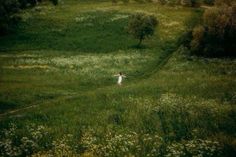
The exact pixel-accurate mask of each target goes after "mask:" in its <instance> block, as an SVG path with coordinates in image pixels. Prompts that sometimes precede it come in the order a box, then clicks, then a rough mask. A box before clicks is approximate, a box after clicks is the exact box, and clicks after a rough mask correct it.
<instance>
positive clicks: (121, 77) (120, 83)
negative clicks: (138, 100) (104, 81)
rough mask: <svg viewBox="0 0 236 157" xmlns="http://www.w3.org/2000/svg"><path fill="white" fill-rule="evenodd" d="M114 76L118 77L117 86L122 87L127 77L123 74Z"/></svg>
mask: <svg viewBox="0 0 236 157" xmlns="http://www.w3.org/2000/svg"><path fill="white" fill-rule="evenodd" d="M114 76H116V77H118V80H117V84H118V85H122V80H123V78H125V77H126V76H125V75H123V74H122V72H119V74H117V75H114Z"/></svg>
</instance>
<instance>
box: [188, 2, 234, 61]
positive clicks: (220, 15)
mask: <svg viewBox="0 0 236 157" xmlns="http://www.w3.org/2000/svg"><path fill="white" fill-rule="evenodd" d="M217 2H218V3H219V2H221V3H222V1H217ZM228 4H230V3H222V5H220V6H217V7H212V8H210V9H207V10H206V11H205V12H204V14H203V16H202V18H203V21H202V24H200V26H199V25H198V26H195V28H193V29H192V35H191V42H190V43H189V46H187V47H190V50H191V53H192V54H194V55H200V56H206V57H226V56H228V57H229V56H231V57H235V56H236V52H235V51H236V46H235V44H234V42H235V41H236V24H235V23H236V17H235V15H236V5H235V4H233V3H232V4H230V5H228ZM189 37H190V36H189ZM185 44H186V43H185Z"/></svg>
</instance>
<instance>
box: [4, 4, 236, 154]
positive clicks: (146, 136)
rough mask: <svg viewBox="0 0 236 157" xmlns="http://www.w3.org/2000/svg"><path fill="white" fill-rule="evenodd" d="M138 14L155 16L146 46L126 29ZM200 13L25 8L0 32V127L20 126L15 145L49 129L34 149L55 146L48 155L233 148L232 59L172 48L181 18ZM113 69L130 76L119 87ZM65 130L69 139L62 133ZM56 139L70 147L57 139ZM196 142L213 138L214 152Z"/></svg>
mask: <svg viewBox="0 0 236 157" xmlns="http://www.w3.org/2000/svg"><path fill="white" fill-rule="evenodd" d="M136 11H143V12H147V13H152V14H154V15H156V16H157V18H158V20H159V21H160V25H159V27H158V28H157V30H156V34H155V35H154V37H152V38H150V39H148V40H146V41H144V47H143V48H142V49H137V48H135V45H136V44H137V43H138V41H136V40H135V39H133V38H132V37H130V36H129V35H128V34H127V33H126V32H125V26H126V24H127V22H128V17H129V15H131V14H132V13H133V12H136ZM198 14H199V11H196V10H194V9H188V8H182V7H169V6H159V5H157V4H153V3H143V4H139V3H130V4H125V5H124V4H118V5H112V4H111V3H110V2H83V3H81V2H77V1H72V0H71V1H66V2H65V3H64V4H62V5H59V6H58V7H53V6H50V5H49V4H47V3H45V4H43V5H41V6H39V7H37V8H36V9H31V10H26V11H24V12H23V13H22V16H23V22H21V23H20V24H19V26H18V29H17V30H16V32H15V33H14V34H11V35H8V36H5V37H1V38H0V43H1V44H0V114H1V117H0V118H1V119H0V123H1V129H5V128H9V124H10V123H14V124H16V125H17V127H18V129H17V130H16V131H15V134H16V136H14V138H13V139H15V141H14V142H16V143H15V145H16V146H19V145H20V142H19V140H20V139H21V137H25V136H26V137H29V139H31V138H32V137H31V136H32V135H31V134H32V133H33V134H34V133H35V131H34V129H36V128H37V126H40V125H43V126H45V127H46V130H47V131H43V133H42V134H43V135H44V133H45V132H49V135H45V136H46V139H42V141H37V142H38V143H40V144H39V145H40V146H39V148H38V147H36V148H35V147H30V149H32V151H33V153H37V152H38V151H40V152H41V153H42V154H47V153H49V152H44V151H48V149H51V150H54V149H55V150H54V151H55V152H54V156H60V155H58V154H57V153H58V152H57V151H58V149H59V150H60V149H62V150H64V151H65V153H66V155H67V156H73V155H72V154H73V153H75V152H76V153H77V154H80V155H82V154H83V155H84V156H86V155H88V156H89V155H90V156H94V155H98V156H105V155H106V153H108V152H109V153H110V154H109V153H108V156H125V155H127V154H129V155H131V154H133V155H135V156H147V154H151V155H153V156H157V155H158V152H159V156H165V155H167V154H171V153H172V152H171V151H170V150H169V148H171V150H175V151H180V147H178V146H179V145H185V144H188V143H191V142H192V141H194V142H197V144H196V145H197V146H196V148H195V149H200V150H201V151H202V154H203V155H205V156H217V155H219V154H220V152H223V154H225V156H230V155H231V154H234V152H235V149H234V147H235V144H234V143H235V131H236V125H235V124H236V123H235V121H236V119H235V117H236V116H235V113H236V108H235V103H236V100H235V93H236V91H235V89H236V83H235V81H234V80H235V77H236V75H235V70H234V67H235V64H236V63H235V60H234V59H232V60H229V59H203V58H196V57H189V56H188V55H186V53H187V52H186V51H187V50H185V49H184V48H182V47H180V48H178V46H179V45H177V40H178V38H179V36H180V35H181V33H183V32H184V30H185V29H186V27H185V21H187V20H188V19H189V18H190V16H192V15H198ZM119 71H122V72H124V73H125V74H126V75H127V78H126V79H125V80H124V84H123V85H122V86H121V87H119V86H117V85H116V78H115V77H113V75H114V74H115V73H118V72H119ZM32 105H33V107H32V108H26V107H29V106H32ZM18 109H19V110H18ZM10 111H13V113H10ZM14 111H15V112H14ZM32 124H35V125H36V126H33V128H34V129H33V131H29V129H27V128H26V126H29V125H32ZM39 132H40V131H39ZM67 134H72V136H73V139H72V140H71V142H72V143H73V144H71V143H70V144H68V143H67V142H65V141H64V140H62V139H61V138H62V137H63V136H64V135H67ZM0 137H1V140H2V141H4V139H7V138H10V139H12V137H11V136H10V137H8V136H7V137H5V135H4V134H3V133H1V136H0ZM118 137H119V138H118ZM159 137H160V138H159ZM56 139H57V140H59V141H60V139H61V142H62V143H63V142H64V144H68V145H69V147H70V149H69V150H68V149H67V148H58V147H56V146H57V145H55V144H54V145H53V144H52V141H53V140H56ZM160 139H161V140H160ZM199 139H201V140H206V141H207V140H210V141H216V143H219V145H217V147H215V145H214V144H213V145H214V147H213V146H212V143H211V142H210V143H209V142H208V144H206V145H204V146H203V148H207V147H208V146H209V147H210V148H211V150H213V155H212V154H210V152H211V151H210V150H207V149H206V150H205V149H203V148H202V147H201V146H202V145H203V144H204V142H205V141H203V142H202V143H201V142H199ZM34 140H35V139H34ZM91 141H92V142H91ZM125 141H128V142H131V143H132V142H133V143H134V144H133V145H134V146H135V147H133V145H129V144H127V143H123V142H125ZM57 142H58V141H57ZM57 142H56V143H57ZM88 142H89V143H90V144H87V143H88ZM198 142H199V143H198ZM59 143H60V142H59ZM173 144H176V145H173ZM13 145H14V144H13ZM108 146H111V148H110V147H108ZM19 147H20V146H19ZM45 147H46V148H45ZM114 147H116V148H114ZM137 147H139V148H137ZM200 147H201V148H200ZM98 148H99V149H98ZM126 148H127V149H128V151H123V149H125V150H126ZM154 148H155V149H156V150H159V151H158V152H155V151H154ZM186 148H188V145H186ZM74 149H75V150H74ZM195 149H194V150H193V151H189V153H190V154H191V153H192V155H194V151H195ZM105 152H106V153H105ZM31 153H32V152H31ZM71 153H72V154H71ZM29 154H30V153H29ZM91 154H93V155H91ZM195 155H196V154H195ZM172 156H173V154H172Z"/></svg>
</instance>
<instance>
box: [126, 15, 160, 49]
mask: <svg viewBox="0 0 236 157" xmlns="http://www.w3.org/2000/svg"><path fill="white" fill-rule="evenodd" d="M157 25H158V20H157V19H156V17H155V16H153V15H146V14H144V13H136V14H134V15H133V16H131V18H130V20H129V23H128V27H127V30H128V33H129V34H131V35H132V36H133V37H134V38H136V39H138V40H139V43H138V46H140V45H141V44H142V41H143V40H144V39H146V38H147V37H150V36H152V35H153V34H154V32H155V28H156V26H157Z"/></svg>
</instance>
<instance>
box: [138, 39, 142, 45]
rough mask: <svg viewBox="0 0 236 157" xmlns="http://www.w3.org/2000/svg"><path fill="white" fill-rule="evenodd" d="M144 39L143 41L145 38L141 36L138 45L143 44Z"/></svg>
mask: <svg viewBox="0 0 236 157" xmlns="http://www.w3.org/2000/svg"><path fill="white" fill-rule="evenodd" d="M142 41H143V38H139V43H138V47H140V46H141V44H142Z"/></svg>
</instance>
